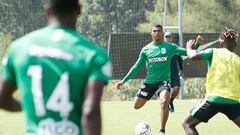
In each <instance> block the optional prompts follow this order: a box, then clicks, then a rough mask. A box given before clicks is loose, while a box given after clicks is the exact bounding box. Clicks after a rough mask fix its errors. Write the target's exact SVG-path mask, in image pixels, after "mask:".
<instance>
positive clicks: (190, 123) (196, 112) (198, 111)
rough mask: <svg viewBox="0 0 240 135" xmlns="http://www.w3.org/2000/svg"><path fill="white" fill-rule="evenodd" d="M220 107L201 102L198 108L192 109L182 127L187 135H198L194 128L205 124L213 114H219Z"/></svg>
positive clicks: (204, 101)
mask: <svg viewBox="0 0 240 135" xmlns="http://www.w3.org/2000/svg"><path fill="white" fill-rule="evenodd" d="M220 107H221V105H220V106H219V105H218V104H216V103H212V102H209V101H206V100H203V101H202V102H201V103H200V104H199V105H198V106H196V107H194V108H193V109H192V110H191V112H190V115H188V116H187V117H186V118H185V120H184V122H183V123H182V126H183V128H184V130H185V133H186V134H187V135H198V131H197V129H196V126H197V125H198V124H199V123H201V122H205V123H207V122H208V120H209V119H211V118H212V117H213V116H214V115H215V114H217V113H218V112H219V109H220Z"/></svg>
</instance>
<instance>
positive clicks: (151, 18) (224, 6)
mask: <svg viewBox="0 0 240 135" xmlns="http://www.w3.org/2000/svg"><path fill="white" fill-rule="evenodd" d="M167 5H168V11H167V13H168V14H167V15H168V17H167V24H168V25H177V24H178V13H177V12H178V9H177V8H178V6H177V0H168V4H167ZM163 9H164V0H159V1H158V2H157V3H156V5H155V10H154V11H153V12H148V13H147V14H146V15H147V20H148V21H147V22H146V23H141V24H140V25H139V26H138V28H137V29H138V30H139V31H140V32H146V31H148V30H149V25H150V24H152V23H154V22H157V23H160V24H163V11H164V10H163ZM239 12H240V0H229V1H228V0H201V1H184V0H183V32H219V31H222V30H223V28H224V27H225V26H229V27H232V28H234V29H236V30H237V31H240V26H239V22H240V14H238V13H239Z"/></svg>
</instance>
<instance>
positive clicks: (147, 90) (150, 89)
mask: <svg viewBox="0 0 240 135" xmlns="http://www.w3.org/2000/svg"><path fill="white" fill-rule="evenodd" d="M157 89H158V83H156V84H143V85H142V87H141V88H140V90H139V91H138V93H137V96H136V98H135V101H134V108H135V109H140V108H141V107H143V106H144V105H145V103H146V102H147V101H148V100H149V99H151V97H152V96H153V95H154V93H155V92H156V90H157Z"/></svg>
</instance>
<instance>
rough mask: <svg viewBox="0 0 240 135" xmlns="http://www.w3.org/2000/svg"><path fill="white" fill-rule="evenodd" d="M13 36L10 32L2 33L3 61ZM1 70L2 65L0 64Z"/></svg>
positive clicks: (0, 45) (1, 52)
mask: <svg viewBox="0 0 240 135" xmlns="http://www.w3.org/2000/svg"><path fill="white" fill-rule="evenodd" d="M12 39H13V37H12V36H11V35H10V34H9V33H0V41H1V42H0V61H2V58H3V55H4V54H5V52H6V50H7V47H8V46H9V45H10V44H11V42H12ZM0 70H1V65H0Z"/></svg>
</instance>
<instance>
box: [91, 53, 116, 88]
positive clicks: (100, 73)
mask: <svg viewBox="0 0 240 135" xmlns="http://www.w3.org/2000/svg"><path fill="white" fill-rule="evenodd" d="M90 66H91V71H90V75H89V80H101V81H103V82H104V84H107V83H108V81H109V80H110V79H111V77H112V63H111V60H110V59H109V58H108V56H107V55H96V57H95V58H94V59H93V62H92V63H91V65H90Z"/></svg>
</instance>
